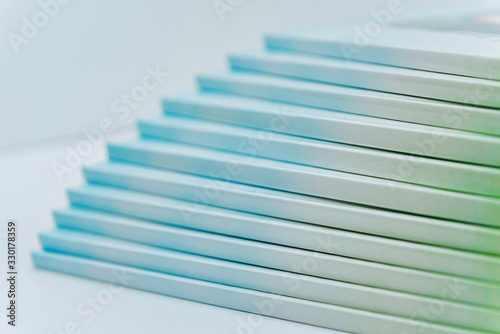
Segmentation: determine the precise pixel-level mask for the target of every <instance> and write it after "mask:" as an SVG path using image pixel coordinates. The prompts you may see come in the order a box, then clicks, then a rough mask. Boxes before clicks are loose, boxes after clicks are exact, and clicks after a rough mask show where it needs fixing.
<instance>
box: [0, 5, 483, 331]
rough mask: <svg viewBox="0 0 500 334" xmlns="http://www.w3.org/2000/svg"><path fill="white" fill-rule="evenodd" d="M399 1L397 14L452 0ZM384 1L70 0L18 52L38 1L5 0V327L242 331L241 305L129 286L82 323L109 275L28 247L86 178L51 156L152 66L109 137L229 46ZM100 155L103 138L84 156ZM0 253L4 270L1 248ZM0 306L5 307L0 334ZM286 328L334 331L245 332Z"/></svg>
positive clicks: (1, 172)
mask: <svg viewBox="0 0 500 334" xmlns="http://www.w3.org/2000/svg"><path fill="white" fill-rule="evenodd" d="M401 1H402V3H403V4H404V13H403V14H405V13H408V14H409V13H414V12H415V11H417V10H419V9H420V10H422V9H424V10H425V9H426V8H427V7H428V8H431V7H432V8H435V7H437V6H440V7H446V6H450V5H451V4H454V3H457V2H459V1H456V0H455V1H452V0H450V1H413V2H412V1H404V0H401ZM462 2H464V1H462ZM475 2H477V1H475ZM387 3H388V0H385V1H378V0H377V1H374V0H371V1H346V0H344V1H333V0H324V1H320V0H302V1H298V0H290V1H285V0H280V1H277V0H275V1H270V0H267V1H264V0H259V1H256V0H246V1H245V0H243V1H242V2H241V4H240V5H239V6H237V7H235V8H234V10H233V11H231V12H227V13H225V16H224V20H220V19H219V17H218V15H217V13H216V11H215V9H214V7H213V2H212V1H211V0H200V1H194V0H192V1H166V0H162V1H123V0H121V1H119V0H108V1H97V0H87V1H79V0H72V1H71V2H70V3H69V4H67V5H64V6H61V8H60V11H59V13H58V14H57V15H55V16H54V17H53V18H51V19H50V21H49V23H48V24H47V26H45V27H43V28H41V29H40V31H39V33H38V35H37V36H35V37H34V38H32V39H30V40H29V42H28V44H26V45H21V46H20V51H19V52H18V53H15V52H14V50H13V49H12V47H11V45H10V43H9V40H8V34H9V33H10V32H14V33H20V29H21V26H22V18H23V17H27V18H30V17H31V16H32V15H33V14H34V13H35V12H37V11H38V10H39V9H40V8H39V5H38V3H37V1H26V0H23V1H21V0H3V1H1V2H0V94H1V95H0V223H1V224H2V225H0V226H2V229H3V226H4V225H3V224H5V223H6V222H7V220H8V219H15V220H16V221H17V222H18V224H19V225H20V232H19V233H20V235H19V239H20V241H19V252H20V254H19V262H20V263H19V272H20V276H19V279H20V281H19V286H18V289H19V292H20V295H19V298H20V300H19V309H18V312H19V313H18V315H19V318H18V327H16V328H15V329H12V328H8V329H7V332H8V333H60V332H61V331H63V329H64V326H65V325H66V324H67V323H68V322H69V321H75V322H77V323H78V324H80V325H81V328H82V330H83V331H82V333H157V332H166V333H220V334H224V333H231V334H232V333H237V326H238V317H243V316H244V314H243V313H241V312H236V311H231V310H226V309H222V308H217V307H211V306H206V305H201V304H197V303H192V302H187V301H182V300H177V299H172V298H168V297H165V296H160V295H155V294H150V293H145V292H140V291H135V290H130V289H127V290H124V291H123V292H121V293H120V294H119V295H117V296H115V299H114V300H113V302H112V303H110V304H109V305H107V306H106V308H105V309H104V310H103V311H102V312H101V313H99V314H98V316H97V317H96V319H95V320H94V321H92V322H91V323H84V322H83V321H82V319H81V318H79V317H78V316H77V314H76V307H77V305H78V304H80V303H81V302H84V301H85V300H86V299H87V298H88V297H92V296H95V295H96V294H97V293H98V292H99V291H100V289H102V288H103V286H104V285H103V284H101V283H98V282H93V281H88V280H84V279H79V278H74V277H69V276H64V275H60V274H55V273H51V272H46V271H42V270H37V269H35V268H33V265H32V262H31V258H30V252H31V251H32V250H35V249H39V248H40V246H39V242H38V239H37V233H38V232H39V231H43V230H48V229H50V228H52V226H53V221H52V217H51V210H53V209H54V208H61V207H64V206H65V205H67V199H66V197H65V189H66V188H67V187H68V186H75V185H78V184H81V183H82V182H83V181H82V178H81V174H80V172H79V170H75V171H73V172H72V173H70V174H67V175H65V177H64V179H63V181H62V182H58V180H57V178H56V176H55V174H54V172H53V171H52V168H51V163H52V162H53V161H63V159H64V157H65V154H66V152H65V147H66V146H67V145H75V143H77V142H78V141H80V140H82V139H84V138H85V137H83V135H82V133H81V132H82V130H84V129H87V130H91V129H94V128H97V127H98V124H99V121H100V120H101V119H102V118H103V117H109V116H111V117H113V114H112V113H111V102H112V101H113V100H114V99H116V98H118V97H120V95H121V94H122V93H130V90H131V89H132V88H133V87H134V86H135V85H138V84H140V83H141V80H142V78H143V77H144V75H145V74H146V67H147V66H151V67H155V66H156V64H159V65H160V67H161V68H162V69H163V70H165V71H168V72H169V73H170V76H169V77H168V78H167V79H166V80H165V81H164V83H163V84H162V85H161V86H160V87H158V88H157V89H156V90H154V91H152V92H150V94H149V95H148V98H147V99H146V100H145V101H144V102H142V103H141V104H140V105H139V106H138V107H137V108H136V109H134V110H133V112H132V114H131V116H130V117H129V118H127V119H126V120H124V121H121V120H120V121H116V122H115V125H116V126H117V129H116V130H115V131H114V132H113V133H112V134H111V135H110V136H109V138H108V139H112V137H115V138H118V139H121V138H129V137H131V136H133V135H134V131H133V129H132V127H131V124H132V123H133V121H134V120H135V119H136V118H137V117H140V116H141V117H142V116H147V115H153V114H159V113H160V110H159V98H160V97H161V96H169V95H175V94H176V93H179V92H184V91H189V90H193V89H195V86H194V80H193V78H194V75H195V74H196V73H197V72H200V71H209V70H216V69H221V68H224V67H225V61H226V58H225V57H226V56H225V55H226V53H227V52H229V51H231V50H238V51H240V50H245V49H258V48H260V47H261V46H262V43H261V41H262V34H263V32H264V31H270V30H276V29H279V28H282V27H288V26H298V25H308V24H318V23H338V22H342V21H347V20H370V19H371V18H370V10H380V9H383V8H385V7H386V6H387ZM477 3H478V4H479V2H477ZM104 159H105V149H104V144H100V145H98V146H97V147H96V148H95V149H94V150H93V151H92V153H91V154H90V155H89V156H87V157H86V158H85V160H84V164H92V163H95V162H96V161H101V160H104ZM3 232H4V231H3V230H2V231H0V233H3ZM0 247H2V248H4V247H5V245H4V244H1V245H0ZM0 254H1V255H0V256H2V258H1V259H0V270H1V271H0V277H3V276H2V274H1V272H2V271H3V269H2V268H5V265H4V261H5V256H4V250H3V249H2V250H1V252H0ZM0 282H1V283H0V310H4V304H5V303H6V297H5V292H4V291H6V287H5V282H4V280H3V279H2V280H1V281H0ZM4 313H5V312H4V311H0V332H2V333H3V332H4V331H3V330H4V328H6V325H5V323H6V321H5V316H4ZM285 332H286V333H327V332H328V333H332V332H331V331H326V330H324V329H320V328H315V327H310V326H306V325H300V324H296V323H292V322H287V321H281V320H276V319H270V318H269V319H266V321H265V322H264V324H263V326H261V327H259V328H255V329H253V331H252V333H285ZM248 334H250V333H248Z"/></svg>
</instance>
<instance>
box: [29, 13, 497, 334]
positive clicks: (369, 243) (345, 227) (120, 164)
mask: <svg viewBox="0 0 500 334" xmlns="http://www.w3.org/2000/svg"><path fill="white" fill-rule="evenodd" d="M498 22H500V19H499V17H498V16H496V17H495V16H493V15H490V14H488V15H477V16H474V17H470V18H467V19H462V20H460V22H458V23H457V21H455V20H453V19H449V20H439V21H432V20H428V21H426V23H425V24H424V23H422V22H405V23H401V24H398V23H395V24H394V25H391V26H386V27H382V28H383V30H382V31H381V33H380V34H379V35H377V36H374V37H370V35H368V34H364V35H363V34H361V33H363V29H364V26H363V25H361V26H358V27H334V28H324V27H323V28H321V29H302V30H300V31H292V32H286V33H279V34H272V35H268V36H267V37H266V44H267V50H266V51H265V52H260V53H243V54H233V55H231V56H230V58H229V62H230V66H231V69H230V70H229V71H228V72H224V73H215V74H207V75H201V76H199V77H198V83H199V87H200V90H199V92H197V93H193V94H186V95H181V96H178V97H175V98H168V99H165V100H164V101H163V108H164V114H163V115H162V116H159V117H155V118H150V119H147V120H144V121H140V122H139V129H140V133H141V138H140V139H138V140H134V141H131V142H126V143H121V144H111V145H110V146H109V156H110V161H109V162H106V163H103V164H101V165H97V166H95V167H91V168H87V169H85V177H86V179H87V182H88V184H87V185H85V186H82V187H80V188H77V189H74V190H70V191H69V198H70V202H71V207H70V208H68V209H65V210H60V211H56V212H55V220H56V223H57V229H55V230H53V231H50V232H47V233H42V234H41V236H40V237H41V241H42V245H43V248H44V250H43V251H42V252H35V253H34V254H33V257H34V262H35V264H36V266H37V267H40V268H44V269H49V270H53V271H58V272H62V273H67V274H71V275H76V276H82V277H87V278H91V279H96V280H101V281H105V282H117V283H122V284H125V285H127V286H129V287H132V288H137V289H142V290H146V291H151V292H156V293H159V294H164V295H168V296H174V297H178V298H183V299H188V300H193V301H198V302H202V303H208V304H213V305H218V306H222V307H227V308H232V309H238V310H242V311H247V312H251V313H257V314H262V315H266V316H271V317H276V318H282V319H288V320H293V321H297V322H302V323H307V324H311V325H316V326H321V327H327V328H331V329H336V330H339V331H345V332H351V333H384V334H385V333H397V334H403V333H404V334H412V333H415V334H417V333H422V332H425V333H428V334H434V333H435V334H445V333H450V334H451V333H499V332H500V110H499V108H500V34H498V33H499V31H498ZM464 30H466V31H464ZM368 32H369V31H368ZM360 34H361V35H360ZM118 274H120V275H122V274H126V275H127V277H129V278H130V279H129V280H127V281H126V282H121V281H120V280H117V278H116V277H117V276H118Z"/></svg>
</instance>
